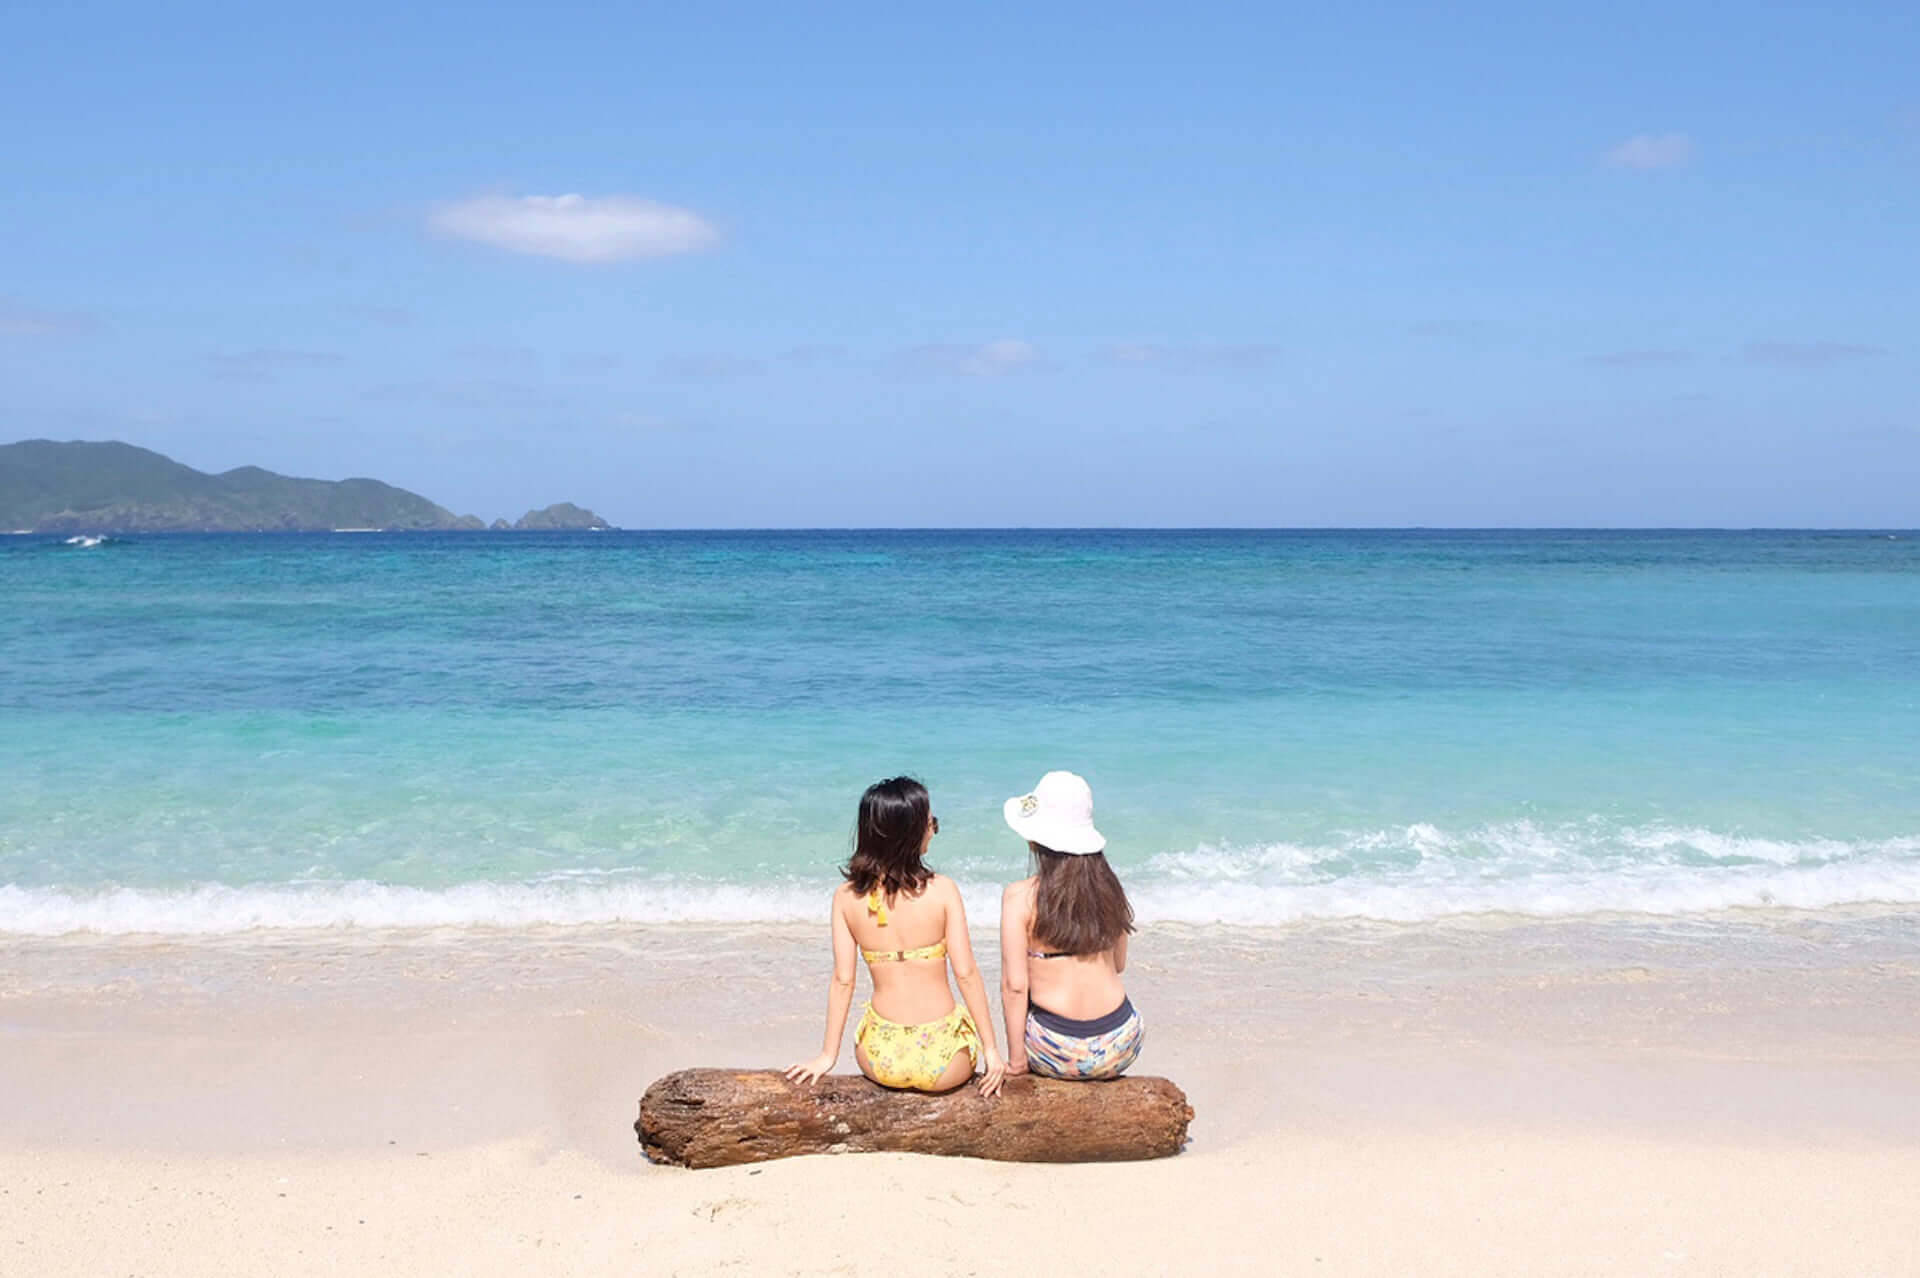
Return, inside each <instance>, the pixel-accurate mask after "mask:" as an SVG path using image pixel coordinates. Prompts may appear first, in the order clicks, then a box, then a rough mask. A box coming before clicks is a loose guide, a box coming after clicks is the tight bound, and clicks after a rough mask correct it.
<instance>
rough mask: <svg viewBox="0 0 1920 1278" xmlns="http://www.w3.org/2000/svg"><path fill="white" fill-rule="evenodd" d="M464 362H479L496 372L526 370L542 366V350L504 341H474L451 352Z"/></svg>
mask: <svg viewBox="0 0 1920 1278" xmlns="http://www.w3.org/2000/svg"><path fill="white" fill-rule="evenodd" d="M450 353H451V354H452V356H453V358H455V359H457V360H459V361H460V362H461V363H463V364H477V365H479V366H481V367H483V368H489V369H492V370H494V371H495V372H504V371H506V370H509V369H511V370H514V371H516V372H526V371H529V370H531V369H535V368H538V367H539V366H540V352H539V351H536V350H534V349H533V347H531V346H517V345H513V344H511V343H502V342H472V343H469V344H467V345H465V346H456V347H454V348H453V350H452V351H451V352H450Z"/></svg>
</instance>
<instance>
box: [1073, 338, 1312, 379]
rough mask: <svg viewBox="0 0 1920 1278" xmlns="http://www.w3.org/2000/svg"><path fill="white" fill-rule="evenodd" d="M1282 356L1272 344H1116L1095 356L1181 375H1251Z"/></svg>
mask: <svg viewBox="0 0 1920 1278" xmlns="http://www.w3.org/2000/svg"><path fill="white" fill-rule="evenodd" d="M1283 353H1284V352H1283V351H1282V350H1281V348H1280V346H1279V345H1278V344H1276V343H1273V342H1212V343H1203V344H1201V345H1198V346H1161V345H1157V344H1155V343H1152V342H1118V343H1115V344H1114V345H1111V346H1103V347H1101V348H1100V350H1099V351H1098V352H1096V354H1097V357H1098V358H1099V359H1101V360H1103V361H1104V362H1106V363H1109V364H1118V365H1122V366H1124V367H1131V368H1164V369H1169V370H1172V371H1174V372H1181V373H1208V372H1238V373H1255V372H1259V371H1261V370H1263V369H1267V368H1271V367H1273V365H1275V364H1277V363H1278V362H1279V361H1280V358H1281V356H1282V354H1283Z"/></svg>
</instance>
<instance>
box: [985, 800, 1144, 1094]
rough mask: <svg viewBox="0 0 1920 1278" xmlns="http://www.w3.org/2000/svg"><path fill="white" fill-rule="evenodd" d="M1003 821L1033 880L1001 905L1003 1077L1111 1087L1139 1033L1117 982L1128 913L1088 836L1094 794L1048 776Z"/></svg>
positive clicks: (1013, 889) (1101, 846) (1098, 841)
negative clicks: (1029, 859) (1020, 845)
mask: <svg viewBox="0 0 1920 1278" xmlns="http://www.w3.org/2000/svg"><path fill="white" fill-rule="evenodd" d="M1005 812H1006V818H1007V824H1008V825H1010V826H1012V827H1013V832H1014V833H1015V834H1018V835H1019V836H1020V837H1021V838H1023V839H1025V840H1026V841H1027V848H1028V850H1029V851H1031V852H1032V854H1033V860H1034V873H1033V876H1032V877H1031V878H1026V879H1022V880H1021V881H1020V882H1018V883H1012V884H1009V885H1008V886H1007V890H1006V893H1005V895H1004V896H1003V897H1002V898H1001V902H1000V972H1001V980H1000V998H1001V1003H1002V1006H1003V1007H1004V1009H1005V1011H1006V1017H1007V1073H1009V1074H1020V1073H1025V1072H1027V1071H1028V1070H1031V1071H1032V1072H1033V1073H1036V1074H1044V1075H1047V1076H1048V1077H1051V1078H1113V1077H1115V1076H1117V1075H1119V1074H1120V1073H1122V1072H1124V1071H1125V1070H1126V1068H1127V1067H1128V1066H1130V1065H1132V1064H1133V1062H1134V1060H1135V1058H1137V1057H1138V1056H1139V1055H1140V1045H1141V1042H1142V1040H1143V1038H1144V1037H1145V1032H1144V1031H1143V1030H1142V1028H1141V1025H1140V1014H1139V1013H1138V1012H1136V1011H1134V1010H1133V1003H1132V1002H1131V1001H1130V1000H1129V999H1128V998H1127V991H1126V987H1125V986H1123V985H1122V984H1121V982H1120V974H1121V973H1122V972H1123V971H1125V970H1126V967H1127V936H1128V934H1129V933H1131V932H1132V931H1133V907H1132V906H1130V905H1129V904H1127V894H1126V890H1125V889H1123V888H1122V887H1121V886H1120V880H1119V878H1117V877H1116V876H1115V875H1114V872H1113V867H1112V866H1110V865H1108V864H1107V857H1106V846H1107V841H1106V839H1105V838H1103V837H1102V836H1101V834H1100V831H1099V830H1097V829H1095V828H1094V824H1093V791H1092V790H1091V789H1090V788H1089V787H1088V785H1087V783H1086V782H1085V781H1084V780H1082V779H1081V778H1080V777H1078V776H1076V775H1075V774H1073V773H1071V772H1049V773H1047V775H1046V776H1044V777H1041V778H1040V784H1039V785H1036V786H1035V787H1034V788H1033V792H1032V793H1031V794H1023V795H1019V796H1017V797H1015V798H1011V799H1008V800H1007V803H1006V808H1005Z"/></svg>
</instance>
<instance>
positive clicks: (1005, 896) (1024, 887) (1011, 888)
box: [1000, 879, 1040, 907]
mask: <svg viewBox="0 0 1920 1278" xmlns="http://www.w3.org/2000/svg"><path fill="white" fill-rule="evenodd" d="M1039 884H1040V880H1038V879H1020V880H1018V881H1017V882H1014V883H1009V884H1007V886H1006V890H1005V891H1003V892H1001V893H1000V903H1001V905H1002V906H1003V907H1004V906H1009V905H1017V906H1023V907H1030V906H1032V904H1033V894H1034V891H1035V889H1036V888H1038V887H1039Z"/></svg>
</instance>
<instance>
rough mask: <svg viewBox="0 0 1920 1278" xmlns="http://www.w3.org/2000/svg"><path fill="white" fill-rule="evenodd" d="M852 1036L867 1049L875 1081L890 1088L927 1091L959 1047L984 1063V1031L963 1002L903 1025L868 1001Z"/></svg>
mask: <svg viewBox="0 0 1920 1278" xmlns="http://www.w3.org/2000/svg"><path fill="white" fill-rule="evenodd" d="M853 1041H854V1042H856V1043H858V1044H859V1045H860V1047H861V1048H862V1049H863V1050H864V1051H865V1052H866V1054H867V1065H868V1067H869V1068H871V1069H872V1071H873V1081H874V1082H876V1083H879V1084H881V1085H882V1086H885V1087H905V1088H911V1089H912V1090H914V1091H917V1092H924V1091H927V1090H928V1089H929V1088H931V1087H932V1086H933V1085H934V1084H935V1083H937V1082H939V1081H940V1076H941V1075H942V1074H944V1073H946V1072H947V1066H948V1065H949V1064H951V1063H952V1061H953V1057H954V1053H956V1052H960V1051H965V1052H966V1054H967V1055H968V1057H970V1058H971V1059H972V1061H973V1063H974V1064H976V1065H978V1064H979V1063H980V1031H979V1030H978V1029H976V1028H975V1027H974V1024H973V1017H971V1016H969V1015H967V1009H966V1008H964V1007H961V1006H959V1005H958V1004H955V1005H954V1009H953V1010H952V1011H951V1012H948V1013H947V1014H946V1015H945V1016H943V1017H941V1018H940V1019H939V1020H937V1021H928V1022H927V1023H926V1024H925V1025H898V1024H895V1023H894V1022H893V1021H890V1020H888V1019H887V1018H886V1017H884V1016H882V1015H880V1014H879V1013H878V1012H876V1011H874V1010H873V1004H871V1003H869V1004H867V1011H866V1015H864V1016H862V1017H861V1018H860V1028H859V1029H857V1030H855V1031H854V1033H853Z"/></svg>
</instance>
